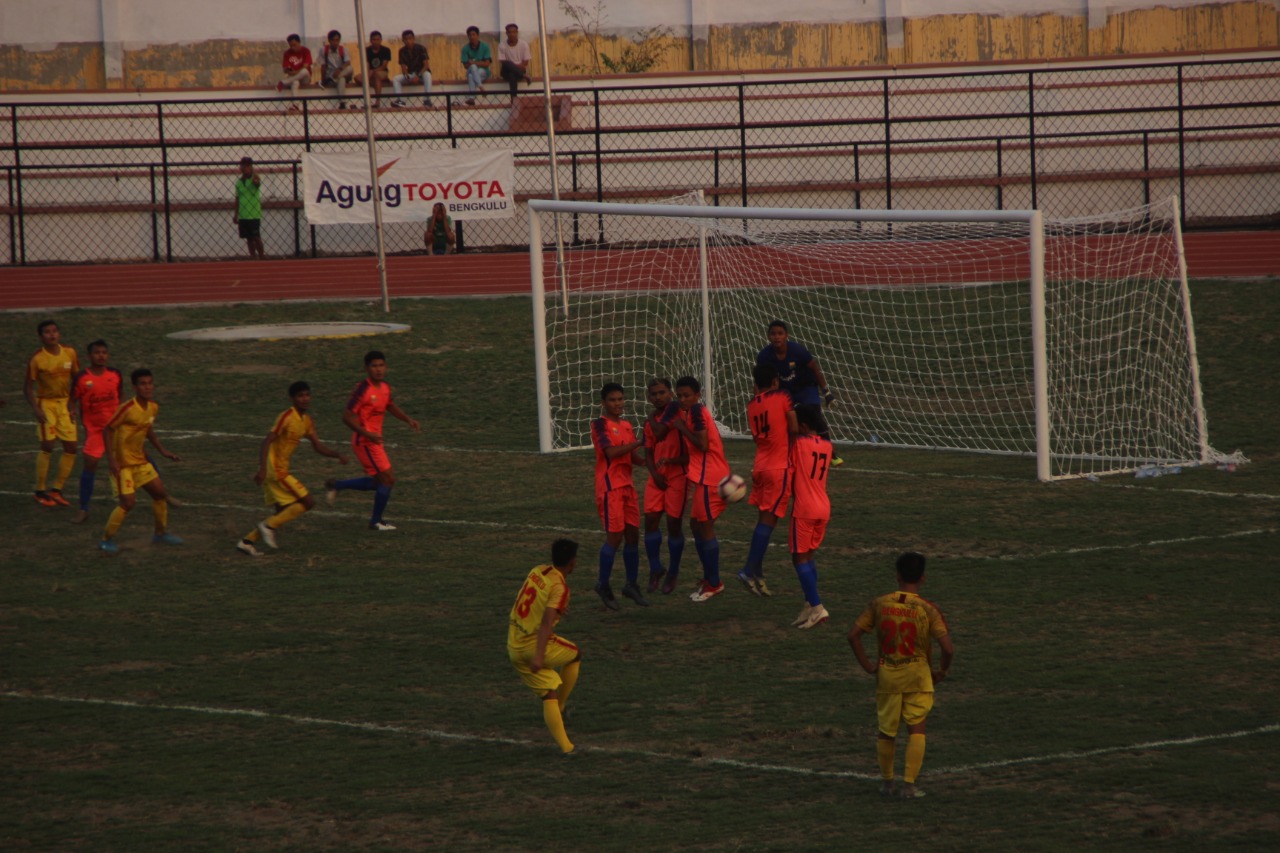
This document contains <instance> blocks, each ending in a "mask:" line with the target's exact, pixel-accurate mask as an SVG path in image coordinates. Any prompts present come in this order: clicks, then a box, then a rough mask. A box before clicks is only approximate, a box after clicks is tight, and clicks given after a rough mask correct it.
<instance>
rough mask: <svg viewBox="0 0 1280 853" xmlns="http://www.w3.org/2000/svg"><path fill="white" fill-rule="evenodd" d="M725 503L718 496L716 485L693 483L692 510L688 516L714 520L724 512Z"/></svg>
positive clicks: (718, 490) (697, 519) (694, 518)
mask: <svg viewBox="0 0 1280 853" xmlns="http://www.w3.org/2000/svg"><path fill="white" fill-rule="evenodd" d="M725 506H726V504H725V502H724V498H722V497H720V488H719V487H718V486H708V485H707V484H706V483H694V484H693V511H692V512H691V513H690V514H689V517H690V518H692V519H693V520H694V521H715V520H716V519H717V518H719V517H720V513H722V512H724V508H725Z"/></svg>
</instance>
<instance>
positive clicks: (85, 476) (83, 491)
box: [80, 470, 94, 512]
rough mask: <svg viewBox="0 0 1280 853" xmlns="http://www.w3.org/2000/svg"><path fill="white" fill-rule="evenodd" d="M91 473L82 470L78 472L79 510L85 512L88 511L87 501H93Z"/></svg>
mask: <svg viewBox="0 0 1280 853" xmlns="http://www.w3.org/2000/svg"><path fill="white" fill-rule="evenodd" d="M93 473H94V472H92V471H84V470H82V471H81V472H80V509H82V510H84V511H85V512H88V511H89V501H91V500H93Z"/></svg>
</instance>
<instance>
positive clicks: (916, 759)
mask: <svg viewBox="0 0 1280 853" xmlns="http://www.w3.org/2000/svg"><path fill="white" fill-rule="evenodd" d="M923 764H924V735H909V736H908V737H907V767H906V769H905V770H904V771H903V773H902V781H904V782H906V783H907V784H908V785H914V784H915V783H916V777H917V776H919V775H920V768H921V766H922V765H923Z"/></svg>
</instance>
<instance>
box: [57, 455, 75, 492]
mask: <svg viewBox="0 0 1280 853" xmlns="http://www.w3.org/2000/svg"><path fill="white" fill-rule="evenodd" d="M74 467H76V454H74V453H67V452H66V451H65V450H64V451H62V458H61V459H59V460H58V479H56V480H54V481H53V488H54V489H56V490H57V491H59V492H60V491H62V484H63V483H65V482H67V478H68V477H70V476H71V469H72V468H74Z"/></svg>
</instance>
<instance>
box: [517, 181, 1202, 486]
mask: <svg viewBox="0 0 1280 853" xmlns="http://www.w3.org/2000/svg"><path fill="white" fill-rule="evenodd" d="M529 208H530V216H529V245H530V250H531V251H530V270H531V273H532V278H533V315H534V316H533V328H534V340H535V359H536V371H537V382H538V407H539V408H538V417H539V438H540V446H541V448H542V450H543V451H544V452H545V451H552V450H560V449H570V448H577V447H587V446H590V444H591V438H590V434H589V431H588V425H589V422H590V420H591V418H593V417H595V416H596V414H597V412H598V408H599V401H598V399H597V396H598V389H599V388H600V386H601V385H602V384H603V383H604V382H606V381H617V382H621V383H622V384H623V386H624V387H625V388H626V389H627V394H628V400H629V405H630V406H632V411H630V412H629V414H630V415H631V416H632V417H633V418H635V419H636V420H639V419H640V418H642V417H643V415H644V413H645V402H644V392H645V387H646V385H647V383H648V381H649V379H650V378H651V377H653V376H667V377H670V378H672V379H674V378H676V377H678V376H680V375H683V374H691V375H693V376H696V377H698V378H699V379H700V380H701V381H702V383H703V385H704V388H705V392H704V399H705V400H706V402H707V403H708V406H709V408H710V409H711V411H712V412H713V413H714V414H715V416H716V420H717V421H718V422H719V423H721V424H722V425H723V426H724V427H725V428H726V429H727V430H728V431H729V432H730V433H736V434H740V435H746V434H747V433H748V430H747V425H746V423H745V417H746V412H745V409H746V403H747V401H748V400H749V399H750V397H751V395H752V393H753V391H752V381H751V368H752V366H753V365H754V364H755V361H756V355H757V353H758V352H759V350H760V349H761V348H762V347H763V346H765V345H766V343H767V340H766V330H767V326H768V324H769V321H770V320H773V319H782V320H784V321H786V322H787V323H788V325H789V326H790V329H791V337H792V339H793V340H797V341H799V342H801V343H803V344H804V345H805V346H806V347H807V348H808V349H809V350H810V351H811V352H812V353H813V354H814V355H815V357H816V358H818V360H819V362H820V364H821V365H822V369H823V372H824V373H825V375H826V377H827V380H828V382H829V383H830V386H831V388H832V390H833V391H834V392H835V393H836V395H837V400H836V403H835V405H833V406H831V407H830V408H828V410H827V419H828V421H829V422H830V424H831V431H832V438H833V440H835V441H836V442H837V443H852V444H871V445H877V446H883V447H901V448H919V449H924V450H934V451H937V450H951V451H968V452H976V453H993V454H1016V455H1025V456H1028V457H1031V458H1034V459H1035V461H1036V475H1037V477H1038V478H1039V479H1041V480H1050V479H1060V478H1069V477H1082V476H1089V475H1095V474H1105V473H1118V472H1123V471H1132V470H1135V469H1137V468H1139V467H1141V466H1144V465H1175V464H1181V465H1194V464H1201V463H1206V462H1211V461H1226V459H1227V457H1224V456H1223V455H1222V454H1219V453H1217V452H1216V451H1214V450H1213V449H1212V448H1211V447H1210V446H1209V441H1208V433H1207V426H1206V421H1205V412H1204V405H1203V402H1202V398H1201V392H1200V378H1199V368H1198V364H1197V360H1196V349H1195V333H1194V328H1193V325H1192V316H1191V305H1190V301H1189V294H1188V290H1187V283H1186V267H1185V262H1184V258H1183V253H1182V238H1181V232H1180V230H1179V225H1178V210H1177V205H1176V200H1173V199H1171V200H1169V201H1166V202H1162V203H1159V204H1154V205H1149V206H1144V207H1141V208H1138V209H1135V210H1127V211H1121V212H1117V213H1112V214H1108V215H1105V216H1096V217H1089V218H1079V219H1048V218H1045V217H1043V216H1042V215H1041V213H1040V212H1039V211H925V210H913V211H885V210H806V209H790V208H737V207H708V206H696V205H688V204H652V205H645V204H607V203H582V202H557V201H546V200H534V201H531V202H530V203H529ZM557 215H558V216H560V217H561V218H562V222H561V229H560V231H561V233H562V234H564V235H566V236H565V241H566V242H565V245H563V246H562V247H561V248H560V251H555V249H556V247H555V246H554V245H544V240H549V239H552V235H553V234H554V233H556V232H555V230H554V229H553V228H552V227H551V223H552V217H553V216H557ZM566 222H567V223H569V224H570V225H569V226H566Z"/></svg>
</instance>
